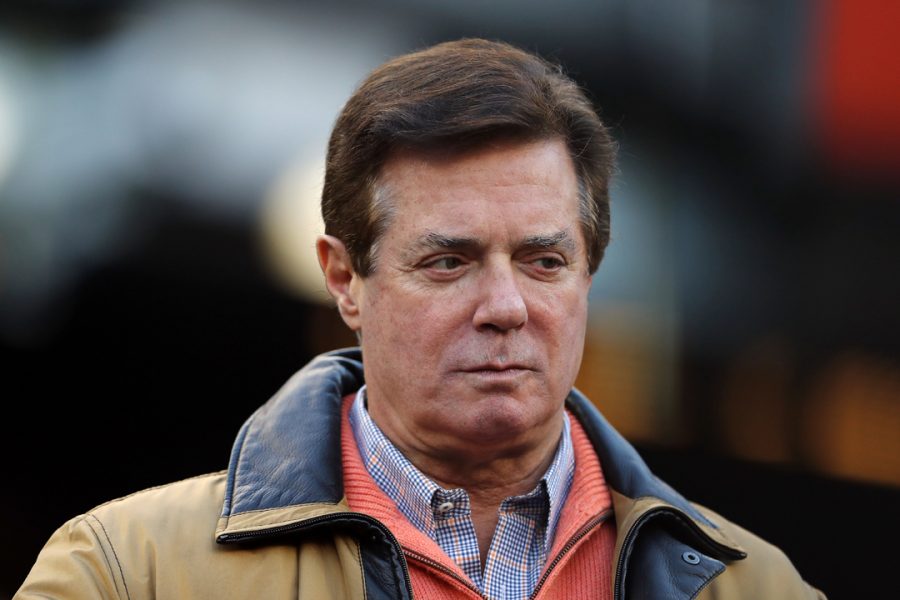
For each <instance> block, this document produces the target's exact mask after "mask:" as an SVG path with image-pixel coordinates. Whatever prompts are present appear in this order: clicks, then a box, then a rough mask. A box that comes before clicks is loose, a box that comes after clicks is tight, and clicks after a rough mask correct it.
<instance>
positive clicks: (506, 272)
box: [473, 264, 528, 331]
mask: <svg viewBox="0 0 900 600" xmlns="http://www.w3.org/2000/svg"><path fill="white" fill-rule="evenodd" d="M484 275H485V276H484V277H482V279H481V281H480V282H479V283H478V285H479V290H478V297H479V302H478V307H477V308H476V309H475V316H474V318H473V323H474V325H475V328H476V329H493V330H496V331H508V330H511V329H518V328H520V327H522V326H523V325H524V324H525V323H526V322H527V321H528V308H527V307H526V305H525V298H524V297H523V295H522V291H521V290H520V289H519V284H518V282H517V281H516V274H515V271H514V267H513V265H511V264H504V265H492V266H488V267H487V268H486V271H485V274H484Z"/></svg>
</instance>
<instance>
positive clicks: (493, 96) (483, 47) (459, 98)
mask: <svg viewBox="0 0 900 600" xmlns="http://www.w3.org/2000/svg"><path fill="white" fill-rule="evenodd" d="M504 138H512V139H521V140H523V141H531V140H539V139H553V138H561V139H563V140H564V141H565V142H566V146H567V147H568V149H569V154H570V156H571V157H572V161H573V162H574V164H575V172H576V175H577V177H578V187H579V213H580V218H581V227H582V231H583V233H584V238H585V241H586V243H587V255H588V270H589V272H590V273H593V272H594V271H596V270H597V267H598V266H599V264H600V259H601V258H602V257H603V251H604V250H605V248H606V245H607V244H608V243H609V182H610V178H611V176H612V172H613V169H614V163H615V153H616V144H615V142H614V141H613V139H612V137H611V136H610V134H609V132H608V131H607V128H606V127H605V126H604V125H603V123H602V122H601V121H600V118H599V117H598V116H597V113H596V112H595V111H594V108H593V106H592V105H591V103H590V101H589V100H588V99H587V98H586V97H585V95H584V93H583V92H582V91H581V89H579V87H578V85H577V84H575V82H574V81H572V80H571V79H569V78H568V77H567V76H566V75H564V74H563V72H562V70H561V69H560V68H559V67H558V66H555V65H553V64H551V63H549V62H547V61H546V60H544V59H542V58H540V57H538V56H536V55H534V54H530V53H528V52H525V51H523V50H520V49H518V48H515V47H513V46H510V45H509V44H505V43H501V42H491V41H487V40H480V39H464V40H459V41H454V42H445V43H443V44H438V45H436V46H432V47H430V48H426V49H425V50H421V51H419V52H414V53H412V54H406V55H403V56H400V57H398V58H395V59H393V60H391V61H389V62H387V63H385V64H384V65H382V66H381V67H379V68H377V69H376V70H375V71H373V72H372V73H371V74H370V75H369V77H368V78H367V79H366V80H365V81H363V83H362V84H361V85H360V86H359V88H358V89H357V90H356V92H355V93H354V94H353V96H352V97H351V98H350V99H349V100H348V101H347V104H346V105H345V106H344V109H343V111H342V112H341V114H340V116H339V117H338V120H337V123H336V124H335V127H334V131H333V132H332V134H331V140H330V142H329V144H328V158H327V162H326V168H325V187H324V189H323V192H322V216H323V218H324V220H325V233H327V234H329V235H333V236H335V237H337V238H338V239H340V240H341V241H342V242H343V243H344V245H345V246H346V247H347V251H348V253H349V254H350V259H351V261H352V263H353V269H354V271H355V272H356V273H358V274H359V275H361V276H363V277H365V276H367V275H368V274H369V273H370V272H371V271H372V269H373V268H374V261H375V255H376V253H377V251H376V248H377V243H378V240H379V238H380V237H381V235H382V233H384V230H385V229H386V227H387V224H388V221H389V219H390V210H391V206H390V198H386V197H384V196H385V194H384V190H382V189H379V186H378V176H379V173H380V171H381V167H382V165H384V163H385V161H386V160H387V158H388V157H389V156H390V154H391V152H392V151H393V150H395V149H398V148H421V149H426V150H429V149H441V150H449V151H465V150H467V149H471V148H474V147H477V146H478V145H480V144H484V143H487V142H489V141H492V140H497V139H504Z"/></svg>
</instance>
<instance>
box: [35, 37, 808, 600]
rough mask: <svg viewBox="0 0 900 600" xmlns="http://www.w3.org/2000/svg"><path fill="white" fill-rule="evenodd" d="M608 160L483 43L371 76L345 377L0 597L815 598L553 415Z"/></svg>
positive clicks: (349, 271) (82, 529)
mask: <svg viewBox="0 0 900 600" xmlns="http://www.w3.org/2000/svg"><path fill="white" fill-rule="evenodd" d="M613 157H614V143H613V141H612V140H611V138H610V136H609V134H608V133H607V130H606V129H605V127H604V126H603V125H602V123H601V122H600V120H599V119H598V117H597V115H596V114H595V112H594V111H593V109H592V108H591V105H590V103H589V102H588V101H587V100H586V99H585V97H584V95H583V94H582V93H581V92H580V91H579V89H578V88H577V86H576V85H575V84H574V83H573V82H572V81H571V80H569V79H567V78H566V77H565V76H563V75H562V74H561V73H560V72H559V70H558V69H556V68H554V67H552V66H551V65H549V64H547V63H546V62H544V61H542V60H541V59H539V58H537V57H535V56H533V55H530V54H527V53H524V52H522V51H519V50H517V49H514V48H512V47H510V46H507V45H505V44H498V43H491V42H486V41H481V40H465V41H460V42H453V43H447V44H441V45H438V46H435V47H432V48H429V49H426V50H424V51H422V52H418V53H415V54H411V55H407V56H403V57H400V58H397V59H395V60H393V61H391V62H389V63H387V64H386V65H384V66H382V67H381V68H379V69H377V70H376V71H375V72H374V73H372V75H370V77H369V78H368V79H367V80H366V81H365V82H363V84H362V85H361V87H360V88H359V90H357V92H356V93H355V94H354V96H353V97H352V98H351V99H350V100H349V101H348V103H347V105H346V106H345V108H344V110H343V112H342V114H341V116H340V117H339V119H338V121H337V124H336V126H335V129H334V133H333V135H332V138H331V142H330V145H329V152H328V163H327V172H326V181H325V188H324V192H323V199H322V210H323V215H324V217H325V223H326V235H324V236H321V237H320V238H319V240H318V242H317V252H318V256H319V261H320V264H321V265H322V270H323V272H324V275H325V282H326V285H327V287H328V290H329V291H330V293H331V294H332V296H333V297H334V299H335V301H336V304H337V308H338V310H339V311H340V314H341V316H342V317H343V319H344V321H345V322H346V324H347V325H348V326H349V327H350V328H351V329H352V330H354V331H356V332H357V333H358V335H359V338H360V341H361V346H362V349H361V353H360V351H359V350H345V351H338V352H334V353H331V354H327V355H324V356H322V357H319V358H317V359H316V360H314V361H313V362H312V363H310V364H309V365H307V366H306V367H305V368H304V369H303V370H301V371H300V372H299V373H298V374H297V375H296V376H295V377H294V378H293V379H292V380H291V381H290V382H288V384H287V385H286V386H285V387H284V388H283V389H282V390H281V391H280V392H279V393H278V394H277V395H276V396H275V398H273V399H272V400H271V401H269V402H268V403H267V404H266V405H264V406H263V407H262V408H260V409H259V410H258V411H257V412H256V414H254V415H253V416H252V417H251V418H250V420H248V421H247V423H246V424H245V426H244V427H243V428H242V430H241V432H240V434H239V435H238V438H237V441H236V442H235V446H234V450H233V452H232V457H231V463H230V466H229V468H228V471H227V472H223V473H217V474H212V475H206V476H202V477H198V478H195V479H190V480H187V481H182V482H178V483H175V484H171V485H168V486H163V487H160V488H155V489H151V490H146V491H144V492H140V493H138V494H135V495H133V496H129V497H127V498H124V499H120V500H116V501H113V502H111V503H108V504H105V505H103V506H101V507H99V508H97V509H95V510H93V511H91V512H89V513H87V514H86V515H82V516H81V517H78V518H76V519H73V520H72V521H70V522H69V523H67V524H65V525H64V526H63V527H62V528H61V529H60V530H59V531H57V532H56V533H55V534H54V536H53V537H52V538H51V540H50V541H49V542H48V544H47V546H46V547H45V548H44V550H43V551H42V553H41V555H40V557H39V558H38V561H37V564H36V565H35V567H34V569H33V570H32V572H31V574H30V575H29V577H28V579H27V580H26V582H25V584H24V585H23V587H22V589H21V590H20V592H19V594H18V596H17V597H21V598H32V597H57V596H58V597H97V596H102V597H128V598H145V597H152V596H159V597H179V598H181V597H215V598H220V597H260V598H279V597H295V596H298V597H302V598H410V597H416V598H446V597H454V598H456V597H459V598H528V597H535V598H694V597H697V598H815V597H817V595H818V594H817V592H816V591H815V590H813V589H812V588H810V587H809V586H807V585H806V584H805V583H804V582H803V580H802V579H801V578H800V577H799V575H798V574H797V573H796V571H795V570H794V569H793V567H792V566H791V564H790V562H789V561H788V560H787V559H786V558H785V557H784V555H783V554H781V553H780V552H779V551H778V550H777V549H776V548H774V547H772V546H770V545H768V544H766V543H765V542H763V541H762V540H760V539H759V538H757V537H755V536H753V535H752V534H750V533H748V532H746V531H744V530H742V529H740V528H739V527H737V526H735V525H733V524H731V523H729V522H728V521H726V520H724V519H723V518H721V517H720V516H718V515H716V514H715V513H713V512H711V511H709V510H706V509H704V508H701V507H698V506H695V505H692V504H690V503H688V502H687V501H686V500H684V499H683V498H682V497H681V496H680V495H678V494H677V493H676V492H675V491H673V490H672V489H671V488H669V487H668V486H666V485H665V484H664V483H662V482H661V481H659V480H658V479H656V478H655V477H653V475H652V474H651V473H650V472H649V471H648V470H647V468H646V466H645V465H644V464H643V462H642V461H641V460H640V458H639V457H638V456H637V454H636V453H635V452H634V450H633V449H632V448H631V447H630V446H628V444H627V443H626V442H625V441H624V440H623V439H622V438H621V437H620V436H619V435H618V434H617V433H616V432H615V431H613V430H612V429H611V428H610V426H609V425H608V424H607V423H606V422H605V421H604V420H603V418H602V417H601V416H600V414H599V413H598V412H597V411H596V410H595V409H594V408H593V406H592V405H591V403H590V402H588V401H587V400H586V399H585V398H584V397H583V396H581V395H580V394H579V393H578V392H577V391H575V390H572V384H573V382H574V380H575V376H576V373H577V371H578V368H579V365H580V362H581V353H582V346H583V342H584V334H585V327H586V320H587V297H588V290H589V288H590V284H591V277H592V274H593V273H594V272H595V271H596V269H597V267H598V265H599V263H600V259H601V258H602V255H603V250H604V248H605V246H606V244H607V241H608V237H609V234H608V232H609V202H608V184H609V178H610V174H611V171H612V165H613ZM363 357H364V359H363Z"/></svg>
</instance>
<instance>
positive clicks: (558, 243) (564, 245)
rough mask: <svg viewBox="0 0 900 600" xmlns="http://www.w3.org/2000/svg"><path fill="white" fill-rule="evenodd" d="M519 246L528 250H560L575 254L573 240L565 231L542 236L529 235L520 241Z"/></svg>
mask: <svg viewBox="0 0 900 600" xmlns="http://www.w3.org/2000/svg"><path fill="white" fill-rule="evenodd" d="M521 246H522V247H523V248H528V249H541V248H561V249H563V250H568V251H569V252H575V249H576V244H575V240H574V238H572V236H571V235H570V234H569V232H568V231H567V230H563V231H558V232H556V233H550V234H544V235H530V236H528V237H526V238H525V239H523V240H522V244H521Z"/></svg>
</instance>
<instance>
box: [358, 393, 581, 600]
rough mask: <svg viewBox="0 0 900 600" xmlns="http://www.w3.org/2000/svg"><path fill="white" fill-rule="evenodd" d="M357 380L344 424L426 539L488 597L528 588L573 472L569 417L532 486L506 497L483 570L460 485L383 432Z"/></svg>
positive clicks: (381, 482)
mask: <svg viewBox="0 0 900 600" xmlns="http://www.w3.org/2000/svg"><path fill="white" fill-rule="evenodd" d="M365 390H366V388H365V386H363V387H362V388H361V389H360V390H359V392H358V393H357V395H356V398H355V400H354V402H353V406H352V407H351V409H350V415H349V417H350V426H351V428H352V430H353V435H354V437H355V439H356V444H357V446H358V447H359V452H360V455H361V456H362V459H363V463H364V464H365V466H366V470H367V471H368V472H369V474H370V475H371V476H372V479H374V480H375V482H376V483H377V484H378V486H379V487H380V488H381V489H382V491H384V493H385V494H386V495H387V496H388V497H389V498H390V499H391V500H393V501H394V503H395V504H396V505H397V508H398V509H399V510H400V512H401V513H402V514H403V515H404V516H405V517H406V518H407V519H408V520H409V522H410V523H412V524H413V526H415V527H416V529H418V530H419V531H421V532H422V533H424V534H425V535H427V536H428V537H430V538H431V539H432V540H434V541H435V542H436V543H437V544H438V545H439V546H440V547H441V549H443V550H444V552H446V553H447V555H448V556H449V557H450V558H451V559H452V560H453V561H454V562H456V564H458V565H459V566H460V568H461V569H462V570H463V571H464V572H465V573H466V575H468V576H469V578H470V579H471V580H472V582H473V583H474V584H475V585H476V586H477V587H478V588H479V589H480V590H481V591H482V593H484V594H485V595H486V596H487V597H488V598H498V599H499V598H507V597H508V598H521V597H527V596H529V595H531V592H532V591H533V590H534V588H535V586H536V585H537V582H538V580H539V578H540V575H541V572H542V571H543V567H544V564H545V563H546V562H547V553H548V552H549V551H550V547H551V545H552V543H553V538H554V535H555V533H556V525H557V523H558V522H559V516H560V513H561V512H562V507H563V505H564V504H565V502H566V497H567V496H568V494H569V488H570V487H571V484H572V479H573V477H574V474H575V453H574V450H573V448H572V436H571V432H570V425H569V418H568V415H565V417H564V419H563V432H562V436H561V438H560V443H559V445H558V446H557V449H556V454H555V455H554V457H553V462H552V463H551V464H550V467H549V468H548V469H547V472H546V473H545V474H544V477H543V478H542V479H541V480H540V482H539V483H538V485H537V486H536V487H535V488H534V489H533V490H532V491H531V492H529V493H527V494H524V495H522V496H515V497H510V498H506V499H505V500H504V501H503V502H502V503H501V505H500V510H499V516H500V520H499V522H498V524H497V529H496V530H495V532H494V539H493V541H492V543H491V549H490V552H489V554H488V559H487V561H486V563H485V569H484V572H483V573H482V571H481V560H480V555H479V551H478V539H477V537H476V536H475V529H474V525H473V523H472V519H471V511H470V506H469V496H468V494H467V493H466V491H465V490H464V489H461V488H460V489H454V490H445V489H443V488H441V487H440V486H439V485H437V484H436V483H435V482H433V481H432V480H430V479H429V478H428V477H426V476H425V475H424V474H423V473H422V472H421V471H419V470H418V469H417V468H416V467H415V466H413V464H412V463H411V462H409V460H408V459H407V458H406V457H405V456H404V455H403V454H402V453H401V452H400V451H399V450H398V449H397V448H396V447H395V446H394V445H393V444H392V443H391V442H390V440H388V439H387V437H386V436H385V435H384V434H383V433H382V432H381V430H380V429H379V428H378V426H377V425H376V424H375V422H374V421H373V420H372V418H371V417H370V416H369V413H368V411H367V410H366V407H365Z"/></svg>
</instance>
